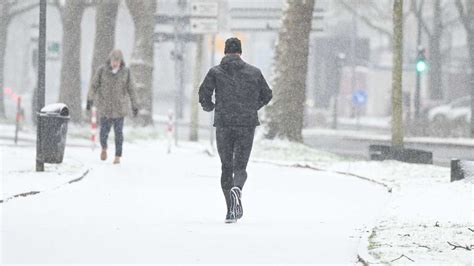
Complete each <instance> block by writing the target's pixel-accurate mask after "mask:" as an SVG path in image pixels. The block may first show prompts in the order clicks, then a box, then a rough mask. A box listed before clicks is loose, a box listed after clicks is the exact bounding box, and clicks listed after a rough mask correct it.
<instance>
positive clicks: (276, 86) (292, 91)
mask: <svg viewBox="0 0 474 266" xmlns="http://www.w3.org/2000/svg"><path fill="white" fill-rule="evenodd" d="M314 4H315V0H287V2H286V6H285V9H284V13H283V23H282V28H281V29H280V32H279V34H278V43H277V45H276V49H275V54H276V55H275V70H274V73H273V91H274V98H273V102H272V104H271V106H269V107H268V108H267V114H268V118H269V123H268V132H267V137H268V138H275V137H281V138H287V139H288V140H290V141H297V142H301V141H303V137H302V130H303V118H304V107H305V101H306V76H307V69H308V55H309V36H310V32H311V25H312V18H313V9H314Z"/></svg>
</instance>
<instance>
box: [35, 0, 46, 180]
mask: <svg viewBox="0 0 474 266" xmlns="http://www.w3.org/2000/svg"><path fill="white" fill-rule="evenodd" d="M45 67H46V0H40V13H39V37H38V98H37V100H38V103H37V108H38V109H37V110H35V111H36V112H39V111H40V110H41V109H42V108H43V107H44V104H45V83H46V73H45ZM40 129H41V127H40V126H39V123H38V126H37V127H36V134H37V135H36V171H37V172H44V161H43V158H41V152H40V147H41V134H40Z"/></svg>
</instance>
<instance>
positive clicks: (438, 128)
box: [427, 96, 471, 137]
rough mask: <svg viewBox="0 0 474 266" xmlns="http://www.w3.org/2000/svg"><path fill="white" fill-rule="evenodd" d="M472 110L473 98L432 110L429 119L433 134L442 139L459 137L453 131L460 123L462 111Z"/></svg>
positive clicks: (459, 100) (459, 99) (429, 112)
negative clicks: (452, 136) (454, 126)
mask: <svg viewBox="0 0 474 266" xmlns="http://www.w3.org/2000/svg"><path fill="white" fill-rule="evenodd" d="M470 108H471V98H470V97H469V96H467V97H461V98H458V99H455V100H453V101H451V102H449V103H447V104H443V105H439V106H437V107H434V108H432V109H430V110H429V111H428V115H427V119H428V122H429V123H430V131H431V134H432V135H435V136H440V137H446V136H450V135H457V133H456V132H454V131H453V128H452V126H453V125H454V124H456V123H458V122H457V121H458V119H460V117H462V114H463V111H462V110H465V109H469V110H470ZM455 121H456V123H455Z"/></svg>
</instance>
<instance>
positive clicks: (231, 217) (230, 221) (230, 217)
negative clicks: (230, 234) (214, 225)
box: [225, 211, 237, 224]
mask: <svg viewBox="0 0 474 266" xmlns="http://www.w3.org/2000/svg"><path fill="white" fill-rule="evenodd" d="M236 222H237V218H236V217H235V212H234V211H228V212H227V215H226V216H225V223H226V224H233V223H236Z"/></svg>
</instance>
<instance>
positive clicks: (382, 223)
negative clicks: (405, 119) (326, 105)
mask: <svg viewBox="0 0 474 266" xmlns="http://www.w3.org/2000/svg"><path fill="white" fill-rule="evenodd" d="M256 147H257V148H256V149H257V152H256V157H257V158H260V160H269V159H270V161H271V162H273V163H280V164H287V165H294V166H298V167H307V168H312V169H316V170H319V171H324V172H332V173H346V174H347V175H350V176H353V177H358V178H363V179H366V180H372V181H373V182H376V183H378V184H382V185H384V186H386V187H387V188H388V189H389V191H390V192H391V197H390V203H389V205H388V206H387V208H386V209H385V211H384V212H383V213H382V214H381V215H380V217H379V219H378V221H377V222H376V223H375V224H374V225H373V228H372V230H370V231H369V232H367V234H366V235H365V236H364V238H363V241H362V243H361V246H360V250H359V256H360V259H361V260H362V261H363V262H364V263H371V264H372V263H376V264H377V263H383V264H393V263H402V264H406V263H415V264H462V265H472V264H474V261H473V253H472V252H473V251H471V250H472V249H473V248H474V242H473V239H474V232H473V231H472V230H474V225H473V221H474V216H473V215H474V207H473V206H474V192H473V191H474V190H473V186H472V185H473V184H472V180H473V179H474V178H473V177H471V178H470V179H469V178H468V179H467V180H463V181H457V182H453V183H450V169H449V168H445V167H439V166H433V165H417V164H407V163H401V162H396V161H385V162H377V161H354V160H347V159H344V158H341V157H337V156H334V155H331V154H327V153H324V152H319V151H316V150H312V149H310V148H308V147H306V146H304V145H300V144H295V143H285V142H281V143H279V144H275V143H274V142H269V141H260V142H258V143H257V145H256ZM291 151H292V152H291ZM448 242H449V243H448ZM451 244H452V245H458V246H462V247H457V248H456V249H454V246H452V245H451ZM463 247H464V248H463ZM465 247H467V248H468V249H471V250H466V249H465ZM453 249H454V250H453Z"/></svg>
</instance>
